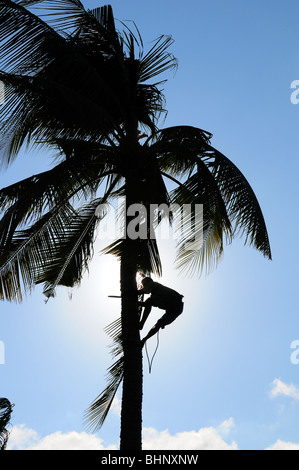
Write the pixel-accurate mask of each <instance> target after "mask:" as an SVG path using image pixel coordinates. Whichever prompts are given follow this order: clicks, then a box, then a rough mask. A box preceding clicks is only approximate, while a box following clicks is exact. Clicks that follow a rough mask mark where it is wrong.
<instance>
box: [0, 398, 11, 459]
mask: <svg viewBox="0 0 299 470" xmlns="http://www.w3.org/2000/svg"><path fill="white" fill-rule="evenodd" d="M13 406H14V405H12V404H11V403H10V401H9V400H7V398H0V450H5V448H6V445H7V441H8V438H9V431H8V430H7V425H8V424H9V422H10V418H11V413H12V409H13Z"/></svg>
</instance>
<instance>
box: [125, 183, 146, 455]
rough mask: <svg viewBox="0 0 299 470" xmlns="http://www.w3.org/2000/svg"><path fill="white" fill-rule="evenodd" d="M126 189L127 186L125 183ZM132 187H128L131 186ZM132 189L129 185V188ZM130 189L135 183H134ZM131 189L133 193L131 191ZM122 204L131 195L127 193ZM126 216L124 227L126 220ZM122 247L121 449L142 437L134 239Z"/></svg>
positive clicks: (131, 446) (134, 445)
mask: <svg viewBox="0 0 299 470" xmlns="http://www.w3.org/2000/svg"><path fill="white" fill-rule="evenodd" d="M127 188H128V186H127ZM131 188H132V187H131ZM132 189H133V188H132ZM134 189H136V186H135V185H134ZM134 189H133V192H134ZM126 196H127V197H126V204H127V207H128V206H129V203H130V201H132V198H131V197H130V195H129V194H128V192H127V195H126ZM129 221H130V220H129V217H127V216H126V227H127V226H128V223H129ZM124 243H125V249H124V251H123V255H122V258H121V267H120V271H121V272H120V275H121V295H122V313H121V317H122V343H123V352H124V378H123V392H122V410H121V432H120V449H121V450H134V451H136V450H141V448H142V440H141V431H142V380H143V375H142V351H141V344H140V333H139V310H138V303H137V301H138V296H137V283H136V274H137V264H136V262H134V259H136V254H137V253H136V248H137V250H138V242H137V247H136V241H134V240H130V239H129V238H128V237H127V238H126V239H125V240H124Z"/></svg>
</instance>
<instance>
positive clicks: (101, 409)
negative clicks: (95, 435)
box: [85, 318, 124, 431]
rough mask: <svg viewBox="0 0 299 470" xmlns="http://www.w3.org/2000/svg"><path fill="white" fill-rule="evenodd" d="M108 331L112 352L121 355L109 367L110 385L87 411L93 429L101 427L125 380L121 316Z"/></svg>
mask: <svg viewBox="0 0 299 470" xmlns="http://www.w3.org/2000/svg"><path fill="white" fill-rule="evenodd" d="M105 330H106V333H107V334H109V336H110V337H111V338H112V340H113V344H112V349H111V353H112V356H113V357H114V358H116V357H117V356H119V355H120V357H119V358H118V359H117V360H116V361H115V362H114V363H113V364H112V366H111V367H109V369H108V373H107V380H108V385H107V387H106V388H105V389H104V390H103V392H102V393H101V394H100V395H99V396H98V397H97V398H96V399H95V400H94V401H93V403H92V404H91V405H90V406H89V408H88V410H87V411H86V413H85V421H86V426H87V427H88V428H89V429H92V430H93V431H96V430H98V429H100V428H101V426H102V425H103V424H104V421H105V419H106V417H107V414H108V413H109V410H110V408H111V406H112V403H113V400H114V398H115V396H116V392H117V390H118V388H119V386H120V384H121V383H122V380H123V372H124V370H123V349H122V335H121V318H118V319H117V320H115V321H114V322H112V323H110V324H109V325H108V326H107V327H106V329H105Z"/></svg>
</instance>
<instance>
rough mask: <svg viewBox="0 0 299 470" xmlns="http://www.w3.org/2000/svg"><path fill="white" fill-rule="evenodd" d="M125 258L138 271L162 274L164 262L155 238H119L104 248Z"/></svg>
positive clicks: (104, 250)
mask: <svg viewBox="0 0 299 470" xmlns="http://www.w3.org/2000/svg"><path fill="white" fill-rule="evenodd" d="M102 252H103V253H104V254H110V255H113V256H115V257H116V258H118V259H122V260H124V262H125V263H126V265H128V266H130V265H134V266H136V267H137V270H138V271H141V272H147V273H152V274H154V275H156V276H159V277H160V276H162V263H161V259H160V254H159V249H158V245H157V241H156V239H155V238H153V237H152V238H147V239H143V238H138V239H136V240H130V239H129V238H127V239H119V240H116V241H114V242H113V243H111V244H110V245H109V246H107V247H106V248H104V249H103V250H102Z"/></svg>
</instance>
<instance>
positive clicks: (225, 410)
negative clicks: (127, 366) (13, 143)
mask: <svg viewBox="0 0 299 470" xmlns="http://www.w3.org/2000/svg"><path fill="white" fill-rule="evenodd" d="M84 4H85V5H86V6H87V7H97V6H101V5H102V4H101V3H99V2H98V1H85V2H84ZM111 4H112V7H113V10H114V15H115V17H116V18H117V19H120V20H134V21H135V22H136V24H137V25H138V28H139V30H140V32H141V34H142V37H143V40H144V44H145V47H150V42H151V41H152V40H154V39H155V38H157V37H158V36H160V35H161V34H167V35H171V36H172V37H173V38H174V40H175V42H174V44H173V46H172V52H173V54H174V55H175V56H176V57H177V59H178V70H177V72H176V74H175V75H172V74H170V76H169V77H168V78H169V80H168V82H167V84H166V85H165V94H166V99H167V109H168V115H167V119H166V121H165V123H164V125H165V126H171V125H177V124H188V125H192V126H197V127H200V128H202V129H205V130H207V131H209V132H211V133H212V134H213V139H212V144H213V145H214V147H216V148H218V149H219V150H220V151H221V152H222V153H224V154H225V155H226V156H228V158H230V159H231V160H232V161H233V162H234V163H235V164H236V165H237V166H238V167H239V169H240V170H241V171H242V172H243V173H244V175H245V176H246V178H247V179H248V181H249V182H250V184H251V185H252V187H253V189H254V191H255V193H256V195H257V197H258V199H259V202H260V205H261V207H262V210H263V213H264V216H265V220H266V224H267V228H268V232H269V236H270V242H271V248H272V254H273V261H271V262H270V261H268V260H266V259H265V258H263V257H262V255H261V254H259V253H258V252H256V251H255V250H254V249H253V248H252V247H248V246H245V247H244V246H243V240H238V239H236V240H234V241H233V243H232V244H231V245H229V246H227V247H225V251H224V256H223V259H222V261H221V263H220V264H219V266H218V267H217V269H216V270H215V271H213V272H212V273H211V274H210V275H209V276H208V277H205V276H203V277H201V278H200V279H198V278H196V277H194V278H192V279H189V278H184V277H182V276H180V275H179V273H178V272H177V271H175V270H174V263H173V260H174V251H173V247H172V244H171V243H169V242H168V241H165V240H162V241H161V254H162V260H163V269H164V273H163V277H162V279H161V282H162V283H164V284H165V285H168V286H170V287H172V288H174V289H177V290H179V291H180V292H181V293H182V294H184V295H185V299H184V300H185V310H184V313H183V315H181V316H180V317H179V318H178V319H177V321H176V322H175V323H173V324H172V325H171V326H169V327H168V328H166V329H165V330H163V331H162V332H161V334H160V345H159V349H158V352H157V354H156V356H155V359H154V363H153V369H152V372H151V373H150V374H149V371H148V364H147V360H146V357H145V359H144V405H143V426H144V448H160V449H161V448H162V449H167V448H175V449H180V448H187V449H190V448H191V449H206V448H214V449H222V448H223V449H268V448H281V449H288V448H296V449H299V437H298V417H299V364H297V363H296V362H297V361H291V354H292V352H294V349H291V343H292V342H293V341H295V340H299V321H298V295H297V292H298V287H297V284H298V261H299V260H298V248H297V233H298V229H299V224H298V219H297V214H298V208H297V206H298V189H297V180H298V129H299V104H293V103H292V101H291V94H292V92H293V91H294V90H293V89H291V83H292V82H293V81H294V80H299V61H298V51H297V44H298V34H299V33H298V19H297V18H298V14H299V5H298V2H297V1H296V0H286V1H284V2H281V1H279V0H271V1H270V0H251V1H247V0H245V1H243V2H240V1H238V0H235V1H234V0H227V1H226V2H223V1H222V0H201V1H198V0H186V1H185V2H179V1H177V0H159V2H158V1H157V0H152V2H140V1H137V0H126V1H124V0H115V1H112V2H111ZM49 165H50V160H49V158H48V156H46V155H43V154H40V153H37V152H34V153H32V154H30V155H25V154H22V155H20V158H19V159H18V160H16V162H15V163H14V164H13V165H12V166H11V168H10V169H9V170H8V171H7V172H2V173H1V174H0V187H3V186H6V185H7V184H9V183H11V182H13V181H16V180H17V179H20V178H24V177H26V176H29V175H32V174H34V173H37V172H39V171H42V170H43V169H47V168H49ZM103 243H105V240H104V241H103V240H99V242H98V244H97V246H96V251H95V257H94V260H93V263H92V265H91V268H90V273H89V275H88V276H86V278H85V279H84V281H83V283H82V286H81V288H80V289H77V290H75V291H73V292H72V300H70V298H69V292H68V291H67V290H65V289H59V290H58V293H57V296H56V297H55V298H54V299H53V300H50V301H49V302H48V303H47V304H45V303H44V299H43V295H42V293H41V290H40V289H39V288H37V289H35V290H34V292H33V293H32V294H31V295H30V296H28V298H26V299H25V300H24V302H23V303H22V304H21V305H17V304H14V303H12V304H10V303H6V302H5V303H4V302H2V303H1V304H0V321H1V323H0V324H1V330H0V341H1V344H2V347H3V346H4V349H5V358H4V359H5V360H4V361H2V362H4V364H1V363H0V384H1V392H0V395H1V396H3V397H7V398H8V399H10V400H11V401H12V402H13V403H15V407H14V412H13V416H12V425H13V430H12V434H11V439H10V443H9V448H14V449H29V448H40V449H47V448H49V449H55V448H59V446H60V447H61V446H62V447H63V448H67V449H70V448H82V449H83V448H103V449H104V448H117V446H118V442H119V402H118V400H119V399H120V395H119V396H118V400H116V402H115V406H114V408H113V410H112V412H111V414H110V416H109V417H108V418H107V421H106V423H105V424H104V426H103V428H102V429H101V430H100V431H99V432H98V433H97V434H96V435H92V434H87V433H86V429H85V428H84V425H83V414H84V411H85V410H86V408H87V407H88V405H89V404H90V403H91V401H92V400H93V399H94V398H95V397H96V396H97V395H98V394H99V393H100V391H101V390H102V389H103V388H104V387H105V384H106V380H105V374H106V369H107V367H108V366H109V365H110V363H111V357H110V353H109V344H110V340H109V338H108V337H107V336H106V334H105V333H104V331H103V329H104V327H105V326H106V325H107V324H108V323H110V322H111V321H113V320H114V319H116V318H117V317H118V315H119V303H118V302H119V301H118V300H116V299H108V297H107V296H108V295H109V294H115V293H118V291H119V279H118V275H119V268H118V265H117V263H116V262H115V261H114V260H113V259H112V258H110V257H108V256H106V257H104V256H100V255H99V251H100V249H101V247H103V246H104V244H103ZM160 313H161V312H160ZM158 315H159V311H157V312H156V311H154V312H153V314H152V318H150V319H149V320H148V328H149V327H150V326H151V325H153V324H154V322H155V321H156V319H157V318H158ZM155 341H156V340H155V339H154V338H153V339H152V340H151V342H149V344H148V349H149V351H150V354H151V352H153V350H154V349H155V345H156V343H155ZM297 347H298V346H297ZM0 362H1V361H0Z"/></svg>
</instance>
